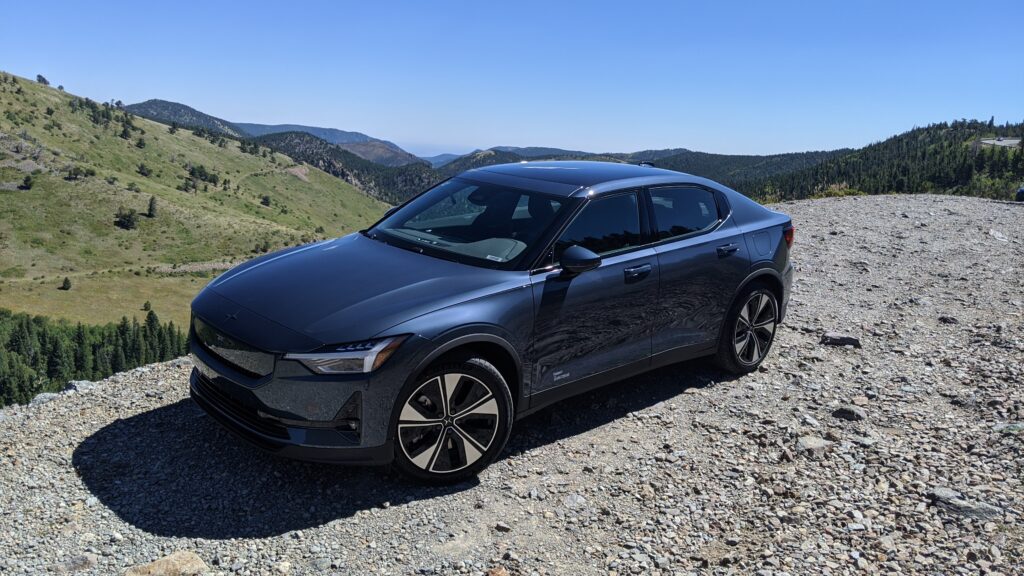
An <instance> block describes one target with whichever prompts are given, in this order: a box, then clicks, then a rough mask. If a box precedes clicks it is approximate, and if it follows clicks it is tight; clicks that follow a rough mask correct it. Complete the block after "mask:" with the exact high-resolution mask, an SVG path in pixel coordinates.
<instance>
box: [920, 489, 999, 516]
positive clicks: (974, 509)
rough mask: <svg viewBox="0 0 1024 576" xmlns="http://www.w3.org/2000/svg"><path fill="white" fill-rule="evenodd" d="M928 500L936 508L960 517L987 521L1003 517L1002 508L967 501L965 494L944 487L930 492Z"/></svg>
mask: <svg viewBox="0 0 1024 576" xmlns="http://www.w3.org/2000/svg"><path fill="white" fill-rule="evenodd" d="M928 498H929V499H930V500H931V501H932V504H934V505H935V506H937V507H939V508H942V509H944V510H946V511H948V512H950V513H952V514H956V515H958V516H964V517H967V518H974V519H976V520H982V521H986V520H994V519H996V518H999V517H1000V516H1002V515H1003V510H1002V509H1001V508H998V507H996V506H992V505H991V504H986V503H984V502H977V501H973V500H967V499H966V498H964V497H963V494H961V493H959V492H957V491H956V490H953V489H951V488H946V487H943V486H936V487H933V488H932V489H931V490H929V491H928Z"/></svg>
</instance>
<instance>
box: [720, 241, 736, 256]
mask: <svg viewBox="0 0 1024 576" xmlns="http://www.w3.org/2000/svg"><path fill="white" fill-rule="evenodd" d="M739 249H740V245H739V244H725V245H724V246H719V247H718V248H716V250H718V257H719V258H725V257H726V256H728V255H729V254H732V253H733V252H739Z"/></svg>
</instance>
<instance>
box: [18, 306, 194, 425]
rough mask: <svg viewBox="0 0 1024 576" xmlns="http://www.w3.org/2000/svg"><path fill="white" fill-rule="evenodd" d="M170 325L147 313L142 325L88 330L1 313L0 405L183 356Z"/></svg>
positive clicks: (183, 342)
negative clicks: (80, 381)
mask: <svg viewBox="0 0 1024 576" xmlns="http://www.w3.org/2000/svg"><path fill="white" fill-rule="evenodd" d="M187 351H188V348H187V338H186V335H185V334H184V333H183V332H182V331H181V329H180V328H179V327H177V326H175V325H174V322H167V323H166V324H165V323H161V322H160V319H159V318H158V317H157V315H156V313H155V312H154V311H152V310H150V311H149V312H148V313H147V314H146V318H145V320H144V321H143V322H142V323H139V321H138V319H135V318H133V319H132V320H130V321H129V320H128V318H127V317H122V318H121V321H120V322H119V323H110V324H106V325H104V326H90V325H84V324H81V323H78V324H70V323H68V322H66V321H54V320H51V319H49V318H46V317H43V316H32V315H30V314H23V313H14V312H11V311H10V310H5V309H0V406H5V405H7V404H21V403H26V402H28V401H30V400H31V399H32V398H33V397H35V396H36V395H37V394H40V393H42V392H58V391H60V390H63V389H64V387H65V386H66V385H67V383H68V381H70V380H99V379H102V378H106V377H107V376H110V375H111V374H114V373H116V372H121V371H124V370H130V369H132V368H135V367H137V366H142V365H144V364H149V363H152V362H161V361H164V360H170V359H172V358H177V357H178V356H181V355H183V354H185V353H187Z"/></svg>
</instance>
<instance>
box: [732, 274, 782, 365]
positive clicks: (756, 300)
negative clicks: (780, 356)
mask: <svg viewBox="0 0 1024 576" xmlns="http://www.w3.org/2000/svg"><path fill="white" fill-rule="evenodd" d="M777 321H778V313H777V311H776V308H775V299H774V298H772V297H771V296H770V295H769V294H767V293H765V292H755V293H753V294H751V296H750V299H749V300H747V302H746V303H745V304H744V305H743V307H742V308H740V313H739V315H738V316H737V318H736V330H735V332H734V333H733V334H734V335H733V347H734V348H735V350H736V358H737V359H739V361H740V362H742V363H743V364H745V365H747V366H751V365H753V364H757V363H758V362H760V361H761V360H762V359H763V358H764V356H765V354H767V353H768V348H769V347H770V346H771V344H772V338H774V336H775V325H776V322H777Z"/></svg>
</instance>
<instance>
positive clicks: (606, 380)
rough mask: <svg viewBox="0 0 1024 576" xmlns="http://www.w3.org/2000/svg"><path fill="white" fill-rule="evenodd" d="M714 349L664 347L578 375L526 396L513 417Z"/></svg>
mask: <svg viewBox="0 0 1024 576" xmlns="http://www.w3.org/2000/svg"><path fill="white" fill-rule="evenodd" d="M714 352H715V343H714V342H711V343H709V344H697V345H693V346H685V347H682V348H675V349H673V350H666V351H664V352H659V353H658V354H655V355H654V356H652V357H650V358H645V359H643V360H639V361H637V362H633V363H632V364H626V365H625V366H620V367H618V368H612V369H611V370H606V371H604V372H601V373H598V374H594V375H592V376H587V377H586V378H581V379H579V380H576V381H575V382H570V383H568V384H565V385H562V386H559V387H557V388H552V389H550V390H545V391H543V392H539V393H537V394H534V395H533V396H531V397H530V403H529V406H530V407H529V408H527V409H525V410H520V411H519V413H518V414H516V420H518V419H520V418H523V417H525V416H529V415H530V414H533V413H534V412H537V411H539V410H542V409H544V408H547V407H548V406H550V405H552V404H554V403H556V402H559V401H561V400H565V399H566V398H571V397H573V396H578V395H580V394H583V393H584V392H589V391H591V390H594V389H596V388H600V387H602V386H606V385H608V384H612V383H615V382H620V381H622V380H625V379H627V378H632V377H633V376H638V375H640V374H643V373H645V372H650V371H651V370H654V369H656V368H663V367H665V366H669V365H671V364H676V363H678V362H684V361H686V360H693V359H694V358H700V357H702V356H707V355H709V354H714Z"/></svg>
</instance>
